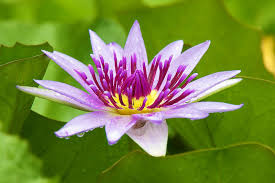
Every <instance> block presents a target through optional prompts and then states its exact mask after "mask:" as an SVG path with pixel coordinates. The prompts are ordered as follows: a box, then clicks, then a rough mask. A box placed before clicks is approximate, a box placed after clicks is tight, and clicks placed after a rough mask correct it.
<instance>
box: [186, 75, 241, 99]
mask: <svg viewBox="0 0 275 183" xmlns="http://www.w3.org/2000/svg"><path fill="white" fill-rule="evenodd" d="M241 81H242V79H241V78H235V79H228V80H225V81H223V82H221V83H219V84H217V85H215V86H213V87H212V88H210V89H208V90H206V91H204V92H203V93H201V94H199V95H198V96H196V97H194V98H192V99H191V100H190V102H198V101H200V100H203V99H205V98H206V97H208V96H210V95H213V94H215V93H218V92H220V91H222V90H224V89H226V88H229V87H232V86H234V85H236V84H238V83H239V82H241Z"/></svg>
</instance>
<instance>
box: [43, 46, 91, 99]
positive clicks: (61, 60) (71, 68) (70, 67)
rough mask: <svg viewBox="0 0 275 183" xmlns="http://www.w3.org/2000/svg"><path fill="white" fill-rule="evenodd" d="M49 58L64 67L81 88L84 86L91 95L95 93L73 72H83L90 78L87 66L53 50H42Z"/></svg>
mask: <svg viewBox="0 0 275 183" xmlns="http://www.w3.org/2000/svg"><path fill="white" fill-rule="evenodd" d="M42 51H43V53H45V54H46V55H47V56H48V57H49V58H50V59H52V60H53V61H54V62H55V63H56V64H58V65H59V66H60V67H61V68H62V69H64V70H65V71H66V72H67V73H68V74H70V75H71V76H72V77H73V78H74V79H75V80H76V81H77V82H78V83H80V84H81V85H82V86H83V88H85V89H86V90H87V91H88V92H89V93H90V94H91V95H95V94H94V92H93V90H92V89H91V88H90V87H89V86H88V85H87V84H86V83H85V81H83V79H82V78H81V77H80V76H79V75H78V74H77V73H76V72H75V70H77V71H79V72H84V73H85V74H86V75H87V77H88V79H90V78H91V74H90V72H89V68H88V67H87V66H86V65H84V64H83V63H81V62H79V61H78V60H76V59H74V58H72V57H70V56H68V55H65V54H63V53H59V52H56V51H54V52H53V53H51V52H48V51H44V50H42Z"/></svg>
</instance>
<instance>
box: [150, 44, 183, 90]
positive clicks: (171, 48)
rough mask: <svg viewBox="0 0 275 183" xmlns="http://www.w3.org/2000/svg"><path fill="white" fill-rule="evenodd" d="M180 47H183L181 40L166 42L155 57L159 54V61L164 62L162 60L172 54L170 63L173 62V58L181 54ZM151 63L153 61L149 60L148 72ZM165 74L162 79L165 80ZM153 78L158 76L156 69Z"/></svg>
mask: <svg viewBox="0 0 275 183" xmlns="http://www.w3.org/2000/svg"><path fill="white" fill-rule="evenodd" d="M182 47H183V41H182V40H178V41H174V42H172V43H170V44H168V45H167V46H166V47H164V48H163V49H162V50H161V51H160V52H159V53H158V54H157V55H156V56H155V57H156V58H157V57H158V56H159V55H161V62H163V63H164V61H165V60H168V59H169V57H170V56H171V55H172V56H173V58H172V64H173V60H175V59H176V58H177V57H178V56H179V55H180V54H181V51H182ZM152 63H153V62H152V61H151V63H150V65H149V69H148V72H149V71H150V68H151V67H152ZM170 67H171V66H170ZM167 75H168V74H166V77H165V78H164V81H165V80H166V78H167ZM155 78H159V70H158V71H157V73H156V76H155ZM157 82H158V80H157V79H155V80H154V84H153V86H156V84H157ZM163 83H164V82H163ZM161 88H162V87H161Z"/></svg>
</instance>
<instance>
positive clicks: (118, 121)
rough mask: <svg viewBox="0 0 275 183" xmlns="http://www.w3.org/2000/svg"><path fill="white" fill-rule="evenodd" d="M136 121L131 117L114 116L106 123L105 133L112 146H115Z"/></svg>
mask: <svg viewBox="0 0 275 183" xmlns="http://www.w3.org/2000/svg"><path fill="white" fill-rule="evenodd" d="M135 122H136V120H135V119H132V117H131V116H129V115H121V116H119V115H114V116H113V117H112V118H111V119H109V120H108V121H106V125H105V131H106V135H107V139H108V142H109V144H110V145H112V144H115V143H116V142H117V141H118V140H119V139H120V138H121V137H122V136H123V135H124V134H125V133H126V132H127V131H128V130H129V129H130V128H131V127H132V126H133V125H135Z"/></svg>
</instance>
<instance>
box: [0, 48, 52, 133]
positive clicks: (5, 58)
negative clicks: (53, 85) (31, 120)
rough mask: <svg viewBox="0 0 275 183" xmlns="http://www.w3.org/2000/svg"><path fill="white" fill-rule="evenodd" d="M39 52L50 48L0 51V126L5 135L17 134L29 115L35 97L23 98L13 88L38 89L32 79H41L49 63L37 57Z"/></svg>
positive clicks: (39, 54)
mask: <svg viewBox="0 0 275 183" xmlns="http://www.w3.org/2000/svg"><path fill="white" fill-rule="evenodd" d="M41 49H51V47H50V46H49V44H48V43H45V44H42V45H36V46H26V45H21V44H16V45H14V46H13V47H4V46H1V47H0V63H1V65H0V77H1V85H0V86H1V87H0V91H1V92H0V106H1V107H0V108H1V110H0V111H1V112H0V116H1V117H0V122H2V125H3V128H4V130H5V131H8V132H13V133H15V132H18V131H19V130H20V129H21V126H22V123H23V121H24V120H25V118H26V117H27V115H28V113H29V109H30V108H31V106H32V103H33V100H34V97H32V96H28V95H26V94H23V93H22V92H20V91H19V90H17V89H16V85H29V86H37V85H35V84H34V82H33V79H41V78H42V77H43V76H44V73H45V71H46V68H47V65H48V62H49V59H48V58H47V57H46V56H45V55H43V54H41V53H40V50H41Z"/></svg>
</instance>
